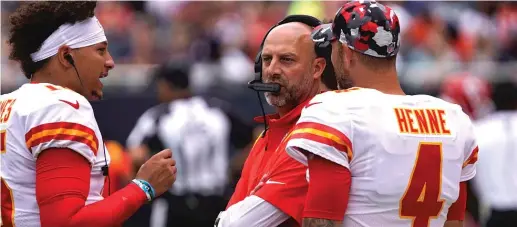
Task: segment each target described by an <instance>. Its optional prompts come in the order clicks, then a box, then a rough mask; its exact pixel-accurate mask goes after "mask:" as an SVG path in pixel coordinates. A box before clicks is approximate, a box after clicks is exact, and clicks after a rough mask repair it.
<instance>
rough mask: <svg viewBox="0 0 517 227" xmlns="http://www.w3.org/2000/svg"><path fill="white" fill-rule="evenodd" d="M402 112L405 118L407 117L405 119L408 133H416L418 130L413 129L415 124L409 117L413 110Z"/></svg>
mask: <svg viewBox="0 0 517 227" xmlns="http://www.w3.org/2000/svg"><path fill="white" fill-rule="evenodd" d="M404 111H405V112H406V116H407V119H408V125H409V132H410V133H418V130H416V128H414V125H413V122H415V121H414V120H413V117H412V116H411V114H412V113H413V110H411V109H404Z"/></svg>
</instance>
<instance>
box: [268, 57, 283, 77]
mask: <svg viewBox="0 0 517 227" xmlns="http://www.w3.org/2000/svg"><path fill="white" fill-rule="evenodd" d="M265 71H266V75H279V74H281V73H282V68H281V67H280V62H279V60H278V58H275V57H273V58H272V59H271V62H269V64H267V65H266V70H265Z"/></svg>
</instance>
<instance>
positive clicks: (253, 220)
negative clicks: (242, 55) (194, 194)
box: [215, 195, 289, 227]
mask: <svg viewBox="0 0 517 227" xmlns="http://www.w3.org/2000/svg"><path fill="white" fill-rule="evenodd" d="M217 219H218V220H217V221H216V225H215V227H243V226H245V227H261V226H272V227H273V226H278V225H280V224H282V223H283V222H285V221H286V220H287V219H289V215H287V214H285V213H284V212H282V211H281V210H279V209H278V208H276V207H275V206H273V205H272V204H270V203H268V202H266V201H265V200H263V199H261V198H260V197H258V196H254V195H252V196H248V197H246V198H245V199H244V200H242V201H240V202H238V203H236V204H234V205H232V206H231V207H229V208H228V209H227V210H226V211H224V212H221V213H220V214H219V217H218V218H217Z"/></svg>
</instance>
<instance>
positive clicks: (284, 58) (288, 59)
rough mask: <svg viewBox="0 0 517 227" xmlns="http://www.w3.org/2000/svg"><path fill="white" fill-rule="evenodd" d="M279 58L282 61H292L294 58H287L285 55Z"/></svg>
mask: <svg viewBox="0 0 517 227" xmlns="http://www.w3.org/2000/svg"><path fill="white" fill-rule="evenodd" d="M280 60H282V61H284V62H293V61H294V59H292V58H287V57H283V58H281V59H280Z"/></svg>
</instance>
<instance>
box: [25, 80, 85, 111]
mask: <svg viewBox="0 0 517 227" xmlns="http://www.w3.org/2000/svg"><path fill="white" fill-rule="evenodd" d="M17 99H18V100H17V104H18V105H17V112H18V113H19V114H20V115H22V116H24V115H29V114H33V113H36V112H42V113H44V112H45V111H42V110H46V109H59V110H62V111H58V112H57V113H58V114H59V113H62V114H67V113H68V112H79V113H83V114H89V113H93V109H92V106H91V104H90V102H89V101H88V100H87V99H86V98H85V97H84V96H82V95H80V94H79V93H77V92H75V91H72V90H70V89H68V88H64V87H60V86H56V85H41V86H37V87H34V88H32V91H30V92H24V93H23V94H19V95H18V98H17Z"/></svg>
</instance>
